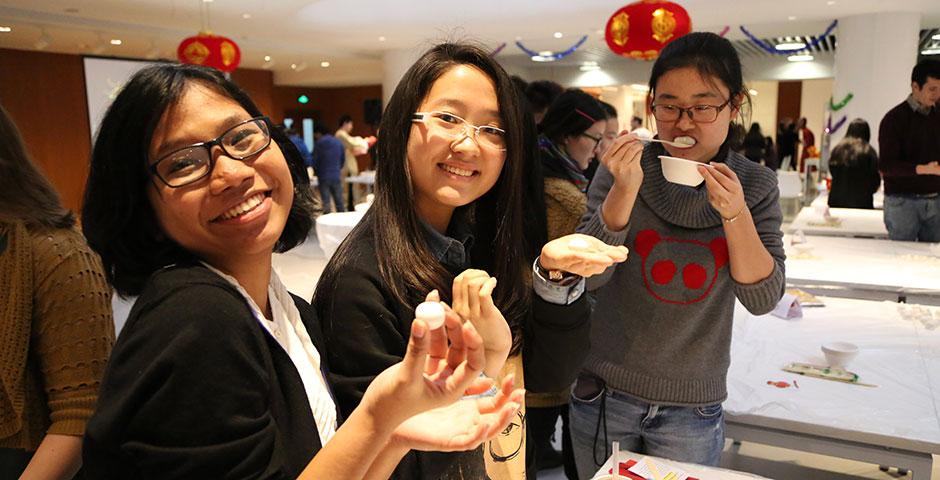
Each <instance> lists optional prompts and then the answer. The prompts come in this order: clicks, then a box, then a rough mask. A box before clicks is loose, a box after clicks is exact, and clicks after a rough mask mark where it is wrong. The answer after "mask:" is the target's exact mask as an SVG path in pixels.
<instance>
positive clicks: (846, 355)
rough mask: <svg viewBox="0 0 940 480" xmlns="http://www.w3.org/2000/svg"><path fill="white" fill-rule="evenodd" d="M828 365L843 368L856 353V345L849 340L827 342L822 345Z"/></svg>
mask: <svg viewBox="0 0 940 480" xmlns="http://www.w3.org/2000/svg"><path fill="white" fill-rule="evenodd" d="M822 351H823V354H824V355H825V356H826V361H827V362H829V366H830V367H837V368H845V366H846V365H848V364H849V362H851V361H852V359H853V358H855V356H856V355H858V345H856V344H854V343H849V342H829V343H824V344H823V346H822Z"/></svg>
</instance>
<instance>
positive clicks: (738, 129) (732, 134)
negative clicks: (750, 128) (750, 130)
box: [728, 123, 747, 155]
mask: <svg viewBox="0 0 940 480" xmlns="http://www.w3.org/2000/svg"><path fill="white" fill-rule="evenodd" d="M746 136H747V130H745V129H744V125H741V124H740V123H732V124H731V127H729V128H728V146H729V147H731V151H732V152H734V153H740V154H741V155H744V138H745V137H746Z"/></svg>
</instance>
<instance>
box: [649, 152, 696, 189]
mask: <svg viewBox="0 0 940 480" xmlns="http://www.w3.org/2000/svg"><path fill="white" fill-rule="evenodd" d="M659 159H660V160H661V161H662V164H663V176H665V177H666V180H669V181H670V182H672V183H678V184H680V185H687V186H689V187H697V186H699V184H701V183H702V182H704V181H705V178H704V177H702V174H700V173H698V166H699V165H704V166H706V167H707V165H705V164H704V163H700V162H693V161H692V160H686V159H684V158H678V157H670V156H668V155H660V156H659Z"/></svg>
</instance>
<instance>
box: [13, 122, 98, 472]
mask: <svg viewBox="0 0 940 480" xmlns="http://www.w3.org/2000/svg"><path fill="white" fill-rule="evenodd" d="M0 305H2V308H0V326H2V334H0V359H2V361H0V376H2V383H0V478H4V479H15V478H23V479H50V480H51V479H61V480H66V479H71V478H72V477H73V476H74V475H75V473H76V472H77V471H78V470H79V468H80V467H81V464H82V457H81V450H82V448H81V447H82V435H83V434H84V433H85V425H86V422H87V421H88V419H89V418H90V417H91V415H92V411H93V410H94V407H95V402H96V400H97V397H98V387H99V385H100V383H101V377H102V375H103V374H104V368H105V364H106V363H107V361H108V356H109V355H110V352H111V345H112V344H113V343H114V320H113V319H112V314H111V289H110V288H109V287H108V284H107V282H106V281H105V274H104V269H103V268H102V265H101V260H100V259H99V258H98V256H97V255H95V254H94V253H93V252H92V251H91V249H90V248H89V247H88V244H87V243H85V239H84V238H83V237H82V235H81V233H79V232H78V230H77V229H76V228H75V216H74V215H73V214H72V212H70V211H69V210H67V209H66V208H64V207H63V206H62V204H61V202H60V201H59V195H58V194H57V193H56V191H55V189H54V188H53V187H52V185H51V184H50V183H49V181H48V180H46V178H45V177H43V175H42V173H40V171H39V169H38V168H37V167H36V165H35V164H34V163H33V161H32V160H31V159H30V157H29V154H28V153H27V151H26V146H25V145H24V143H23V139H22V137H21V136H20V133H19V131H18V130H17V128H16V126H15V125H14V124H13V120H12V119H11V118H10V117H9V115H8V114H7V112H6V110H4V109H3V107H0Z"/></svg>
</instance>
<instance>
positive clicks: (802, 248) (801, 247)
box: [793, 243, 813, 254]
mask: <svg viewBox="0 0 940 480" xmlns="http://www.w3.org/2000/svg"><path fill="white" fill-rule="evenodd" d="M793 249H794V250H796V253H802V254H808V253H810V252H812V251H813V245H812V244H810V243H794V244H793Z"/></svg>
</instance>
